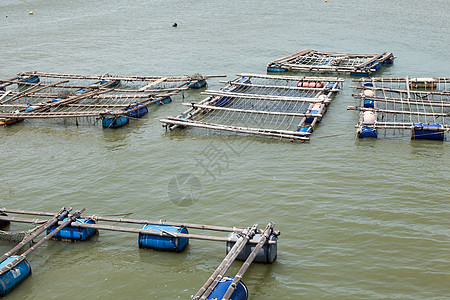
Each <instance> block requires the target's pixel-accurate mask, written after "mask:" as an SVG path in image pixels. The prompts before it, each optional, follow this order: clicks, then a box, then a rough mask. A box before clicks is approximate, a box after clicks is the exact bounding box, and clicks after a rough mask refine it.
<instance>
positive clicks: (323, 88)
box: [219, 79, 340, 92]
mask: <svg viewBox="0 0 450 300" xmlns="http://www.w3.org/2000/svg"><path fill="white" fill-rule="evenodd" d="M304 81H308V80H306V79H305V80H304ZM219 83H228V84H231V85H237V86H245V87H258V88H276V89H280V90H294V91H322V90H325V89H327V87H326V86H325V85H324V86H323V87H321V88H310V87H297V86H283V85H262V84H253V83H242V82H233V81H219ZM331 91H332V92H339V91H340V89H332V90H331Z"/></svg>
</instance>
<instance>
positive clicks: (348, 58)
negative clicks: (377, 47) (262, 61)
mask: <svg viewBox="0 0 450 300" xmlns="http://www.w3.org/2000/svg"><path fill="white" fill-rule="evenodd" d="M394 59H395V56H394V54H392V53H390V52H383V53H378V54H351V53H338V52H320V51H316V50H311V49H308V50H303V51H300V52H298V53H294V54H291V55H288V56H286V57H282V58H279V59H277V60H274V61H272V62H271V63H269V64H268V65H267V71H269V72H286V71H306V72H337V73H350V75H355V76H369V75H371V74H372V73H374V72H376V71H377V70H378V69H380V67H381V66H382V64H392V63H393V62H394Z"/></svg>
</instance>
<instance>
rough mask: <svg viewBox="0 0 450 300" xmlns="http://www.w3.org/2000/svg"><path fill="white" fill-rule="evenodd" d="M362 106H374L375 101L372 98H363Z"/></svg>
mask: <svg viewBox="0 0 450 300" xmlns="http://www.w3.org/2000/svg"><path fill="white" fill-rule="evenodd" d="M363 106H364V107H365V108H374V107H375V103H374V102H373V100H370V99H365V100H364V102H363Z"/></svg>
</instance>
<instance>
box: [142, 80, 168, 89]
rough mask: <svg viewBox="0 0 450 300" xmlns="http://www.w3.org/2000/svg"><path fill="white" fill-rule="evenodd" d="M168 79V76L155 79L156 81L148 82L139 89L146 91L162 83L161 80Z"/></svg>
mask: <svg viewBox="0 0 450 300" xmlns="http://www.w3.org/2000/svg"><path fill="white" fill-rule="evenodd" d="M166 80H167V77H161V78H160V79H158V80H155V81H153V82H151V83H149V84H147V85H146V86H143V87H141V88H140V89H139V90H138V91H145V90H146V89H148V88H150V87H152V86H155V85H157V84H158V83H161V82H163V81H166Z"/></svg>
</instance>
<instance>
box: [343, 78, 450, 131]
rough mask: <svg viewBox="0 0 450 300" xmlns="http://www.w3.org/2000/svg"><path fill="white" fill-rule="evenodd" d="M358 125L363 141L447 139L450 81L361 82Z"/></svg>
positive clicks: (359, 86) (356, 95) (423, 79)
mask: <svg viewBox="0 0 450 300" xmlns="http://www.w3.org/2000/svg"><path fill="white" fill-rule="evenodd" d="M357 82H358V86H356V87H355V88H356V89H358V90H359V91H360V92H359V93H357V94H354V95H353V97H354V98H355V99H357V100H359V101H360V105H359V106H349V107H347V109H349V110H357V111H359V112H360V113H359V122H358V124H357V125H356V128H357V136H358V137H360V138H365V137H374V138H377V137H378V136H379V133H380V131H383V133H384V135H386V136H389V135H390V134H392V135H404V133H405V130H406V132H410V133H411V138H412V139H431V140H444V138H445V133H448V131H449V130H450V122H449V119H450V92H449V91H448V87H449V83H450V78H431V77H430V78H417V77H405V78H369V79H363V80H357Z"/></svg>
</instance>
